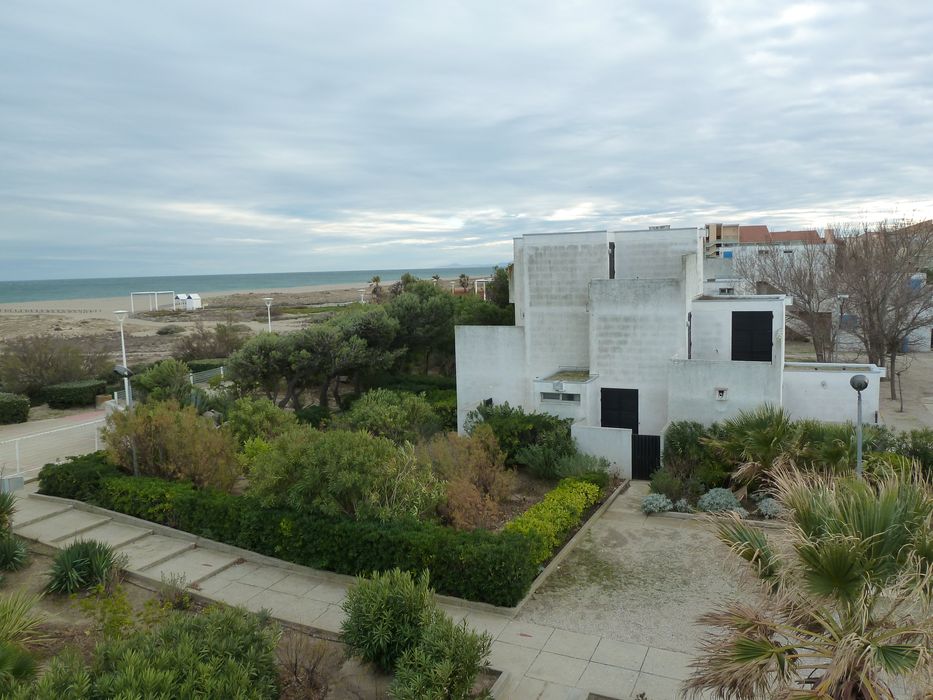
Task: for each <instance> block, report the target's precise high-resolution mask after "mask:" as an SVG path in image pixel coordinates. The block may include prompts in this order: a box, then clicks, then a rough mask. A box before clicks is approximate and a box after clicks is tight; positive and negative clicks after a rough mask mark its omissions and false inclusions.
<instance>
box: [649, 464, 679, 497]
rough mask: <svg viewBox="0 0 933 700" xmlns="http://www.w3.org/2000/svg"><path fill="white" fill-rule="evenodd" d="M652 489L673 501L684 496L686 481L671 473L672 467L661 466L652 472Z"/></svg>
mask: <svg viewBox="0 0 933 700" xmlns="http://www.w3.org/2000/svg"><path fill="white" fill-rule="evenodd" d="M651 491H652V493H659V494H662V495H664V496H667V498H669V499H670V500H671V501H672V502H673V501H677V500H679V499H681V498H683V496H684V482H683V479H681V478H680V477H679V476H675V475H674V474H672V473H671V471H670V468H668V467H661V468H660V469H657V470H655V471H654V473H652V474H651Z"/></svg>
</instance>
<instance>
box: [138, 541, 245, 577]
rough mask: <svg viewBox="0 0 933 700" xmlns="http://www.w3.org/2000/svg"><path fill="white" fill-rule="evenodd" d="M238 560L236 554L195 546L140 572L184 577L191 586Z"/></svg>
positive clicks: (160, 575)
mask: <svg viewBox="0 0 933 700" xmlns="http://www.w3.org/2000/svg"><path fill="white" fill-rule="evenodd" d="M238 560H239V558H238V557H237V556H235V555H230V554H224V553H222V552H218V551H215V550H212V549H203V548H201V547H195V548H194V549H188V550H186V551H184V552H181V553H180V554H176V555H175V556H173V557H171V558H170V559H165V560H163V561H161V562H158V563H153V564H151V565H150V566H147V567H145V568H144V569H140V573H142V574H144V575H153V576H155V575H157V574H158V576H159V578H166V579H167V578H168V577H170V576H178V577H184V580H185V583H186V584H187V585H189V586H190V585H191V584H193V583H200V582H201V581H204V580H205V579H207V578H210V577H211V576H213V575H215V574H217V573H220V572H221V571H223V570H224V569H228V568H230V567H231V566H233V565H234V564H236V563H237V561H238Z"/></svg>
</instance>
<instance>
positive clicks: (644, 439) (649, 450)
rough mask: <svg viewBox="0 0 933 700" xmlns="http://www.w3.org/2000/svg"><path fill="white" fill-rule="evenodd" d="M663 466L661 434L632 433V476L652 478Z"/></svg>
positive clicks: (634, 477)
mask: <svg viewBox="0 0 933 700" xmlns="http://www.w3.org/2000/svg"><path fill="white" fill-rule="evenodd" d="M660 466H661V436H660V435H632V478H633V479H650V478H651V474H652V473H653V472H654V470H655V469H657V468H658V467H660Z"/></svg>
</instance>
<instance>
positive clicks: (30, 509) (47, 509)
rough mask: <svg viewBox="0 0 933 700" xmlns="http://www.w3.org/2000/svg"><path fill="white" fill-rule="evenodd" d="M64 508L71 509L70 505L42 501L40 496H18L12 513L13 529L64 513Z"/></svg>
mask: <svg viewBox="0 0 933 700" xmlns="http://www.w3.org/2000/svg"><path fill="white" fill-rule="evenodd" d="M66 510H71V506H69V505H66V504H63V503H52V502H50V501H43V500H42V499H40V498H30V497H29V496H20V497H19V498H17V499H16V510H15V511H14V513H13V529H14V530H15V529H17V528H20V527H25V526H26V525H32V524H33V523H34V522H37V521H39V520H44V519H45V518H48V517H51V516H53V515H56V514H58V513H64V512H65V511H66Z"/></svg>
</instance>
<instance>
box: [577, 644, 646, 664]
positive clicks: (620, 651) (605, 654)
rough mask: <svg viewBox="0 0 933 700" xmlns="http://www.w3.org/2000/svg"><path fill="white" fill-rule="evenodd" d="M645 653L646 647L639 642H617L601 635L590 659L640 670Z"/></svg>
mask: <svg viewBox="0 0 933 700" xmlns="http://www.w3.org/2000/svg"><path fill="white" fill-rule="evenodd" d="M647 654H648V647H646V646H643V645H641V644H630V643H628V642H617V641H616V640H615V639H607V638H606V637H603V638H602V639H601V640H600V641H599V644H598V645H597V646H596V651H594V652H593V656H592V657H591V658H590V661H595V662H597V663H601V664H606V665H609V666H619V667H621V668H627V669H629V670H632V671H640V670H641V667H642V664H644V663H645V656H646V655H647Z"/></svg>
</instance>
